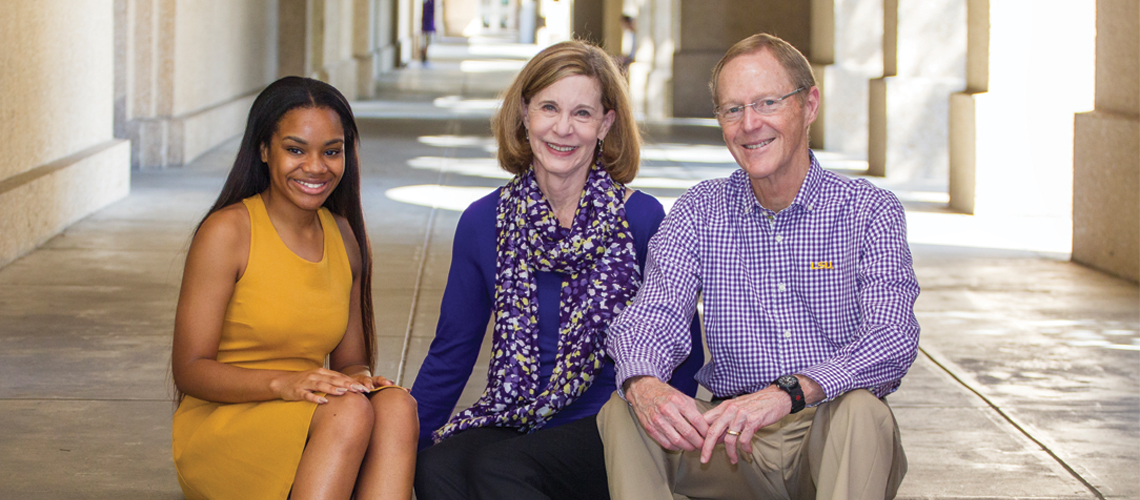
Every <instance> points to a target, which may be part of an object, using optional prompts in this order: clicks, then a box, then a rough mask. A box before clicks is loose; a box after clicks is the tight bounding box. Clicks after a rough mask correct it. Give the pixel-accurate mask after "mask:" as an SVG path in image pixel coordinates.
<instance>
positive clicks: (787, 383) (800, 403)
mask: <svg viewBox="0 0 1140 500" xmlns="http://www.w3.org/2000/svg"><path fill="white" fill-rule="evenodd" d="M776 387H779V388H780V390H782V391H784V392H786V393H788V397H790V398H792V413H797V412H799V411H800V410H802V409H804V391H803V389H800V380H799V379H798V378H796V376H795V375H784V376H783V377H780V378H778V379H776Z"/></svg>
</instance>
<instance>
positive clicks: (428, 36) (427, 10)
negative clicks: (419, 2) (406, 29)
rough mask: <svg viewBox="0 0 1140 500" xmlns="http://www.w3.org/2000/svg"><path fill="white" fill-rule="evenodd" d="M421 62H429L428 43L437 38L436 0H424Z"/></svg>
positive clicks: (421, 27)
mask: <svg viewBox="0 0 1140 500" xmlns="http://www.w3.org/2000/svg"><path fill="white" fill-rule="evenodd" d="M420 32H421V33H422V34H421V43H420V62H422V63H424V64H427V62H428V56H427V54H428V45H430V44H431V42H432V39H433V38H435V0H424V9H423V18H422V19H421V20H420Z"/></svg>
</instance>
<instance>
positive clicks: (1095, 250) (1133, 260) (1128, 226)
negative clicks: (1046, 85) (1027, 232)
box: [1073, 0, 1140, 281]
mask: <svg viewBox="0 0 1140 500" xmlns="http://www.w3.org/2000/svg"><path fill="white" fill-rule="evenodd" d="M1096 33H1097V34H1096V101H1095V109H1094V110H1093V111H1091V112H1088V113H1079V114H1077V115H1076V122H1075V133H1076V138H1075V144H1074V152H1073V162H1074V164H1073V260H1074V261H1076V262H1080V263H1082V264H1086V265H1089V266H1091V267H1095V268H1097V269H1101V270H1104V271H1107V272H1109V273H1112V274H1115V275H1118V276H1122V277H1124V278H1128V279H1130V280H1132V281H1138V280H1140V234H1138V231H1140V196H1138V194H1137V193H1140V35H1138V33H1140V8H1138V6H1137V2H1136V1H1135V0H1097V2H1096Z"/></svg>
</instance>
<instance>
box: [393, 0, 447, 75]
mask: <svg viewBox="0 0 1140 500" xmlns="http://www.w3.org/2000/svg"><path fill="white" fill-rule="evenodd" d="M393 1H394V2H396V47H397V49H398V50H397V55H398V57H397V58H396V66H405V65H407V64H408V63H409V62H411V61H412V60H414V59H416V58H417V57H418V54H417V53H416V47H417V46H416V41H415V38H416V35H417V34H419V32H420V26H419V25H418V24H416V21H417V20H419V17H417V16H418V15H419V14H417V12H419V11H420V10H421V9H422V7H421V6H420V5H421V4H420V3H419V1H418V0H393ZM450 3H454V2H449V4H450ZM435 8H437V9H438V8H440V4H438V3H437V4H436V7H435Z"/></svg>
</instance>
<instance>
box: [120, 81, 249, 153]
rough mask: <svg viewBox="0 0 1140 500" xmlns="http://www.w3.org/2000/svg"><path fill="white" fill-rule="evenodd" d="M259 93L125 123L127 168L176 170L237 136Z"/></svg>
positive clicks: (243, 128)
mask: <svg viewBox="0 0 1140 500" xmlns="http://www.w3.org/2000/svg"><path fill="white" fill-rule="evenodd" d="M259 92H261V89H258V90H257V91H255V92H251V93H248V94H246V95H243V96H240V97H237V98H235V99H231V100H229V101H226V102H224V103H221V104H218V105H215V106H211V107H209V108H206V109H203V110H201V111H196V112H194V113H190V114H186V115H182V116H175V117H160V118H147V119H138V120H131V121H130V122H128V123H127V136H128V138H129V139H130V140H131V149H132V153H133V154H132V155H131V167H132V168H135V169H147V168H165V167H179V166H182V164H184V163H187V162H191V161H194V159H195V158H197V157H198V156H200V155H201V154H202V153H205V152H206V151H209V150H211V149H213V148H214V147H216V146H217V145H219V144H221V143H223V142H225V141H227V140H229V139H231V138H233V137H236V136H238V135H241V133H242V131H243V130H245V122H246V119H247V118H248V117H249V108H250V107H251V106H253V100H254V99H255V98H256V97H257V94H258V93H259Z"/></svg>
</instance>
